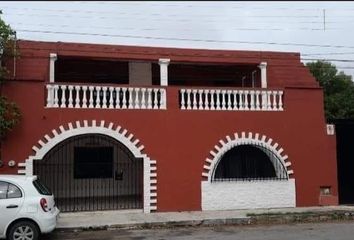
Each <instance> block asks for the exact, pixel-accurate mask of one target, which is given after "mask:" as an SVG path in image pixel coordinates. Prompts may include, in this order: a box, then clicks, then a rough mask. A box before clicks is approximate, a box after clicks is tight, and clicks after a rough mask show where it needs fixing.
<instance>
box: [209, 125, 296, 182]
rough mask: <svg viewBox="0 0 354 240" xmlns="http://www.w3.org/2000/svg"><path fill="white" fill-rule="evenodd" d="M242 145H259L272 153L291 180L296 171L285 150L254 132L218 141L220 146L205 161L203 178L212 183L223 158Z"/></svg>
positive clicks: (234, 135) (242, 133)
mask: <svg viewBox="0 0 354 240" xmlns="http://www.w3.org/2000/svg"><path fill="white" fill-rule="evenodd" d="M267 139H268V140H267ZM240 145H258V146H262V147H264V148H265V149H267V150H269V151H271V152H272V153H273V154H274V155H275V156H276V157H277V159H278V160H279V161H280V162H281V164H282V165H283V166H284V169H286V171H287V175H288V178H291V176H290V175H292V174H294V171H293V170H292V169H291V167H292V165H291V162H290V161H289V160H288V156H287V155H285V154H284V149H283V148H281V147H280V146H279V144H278V143H276V142H273V139H272V138H267V136H265V135H262V136H261V135H260V134H259V133H256V134H253V133H252V132H248V134H247V135H246V133H245V132H241V135H239V134H238V133H234V134H233V136H226V138H225V139H220V140H219V141H218V144H217V145H215V146H214V149H213V150H211V151H210V156H209V157H208V158H206V159H205V163H204V166H203V169H204V170H203V172H202V177H203V178H207V181H208V182H211V180H212V178H213V174H214V172H215V169H216V167H217V165H218V163H219V161H220V160H221V158H222V156H223V155H224V154H225V153H226V152H227V151H229V150H230V149H232V148H234V147H236V146H240Z"/></svg>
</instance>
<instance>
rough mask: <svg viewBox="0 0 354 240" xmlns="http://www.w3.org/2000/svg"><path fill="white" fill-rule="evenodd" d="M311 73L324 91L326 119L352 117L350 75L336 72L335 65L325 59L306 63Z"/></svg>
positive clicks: (353, 101)
mask: <svg viewBox="0 0 354 240" xmlns="http://www.w3.org/2000/svg"><path fill="white" fill-rule="evenodd" d="M306 66H307V67H308V68H309V70H310V72H311V73H312V75H313V76H314V77H315V78H316V79H317V81H318V82H319V84H320V86H321V87H323V91H324V105H325V113H326V119H327V121H331V120H334V119H354V82H353V81H352V76H350V75H346V74H344V72H338V70H337V67H336V66H335V65H333V64H331V63H329V62H326V61H316V62H311V63H307V64H306Z"/></svg>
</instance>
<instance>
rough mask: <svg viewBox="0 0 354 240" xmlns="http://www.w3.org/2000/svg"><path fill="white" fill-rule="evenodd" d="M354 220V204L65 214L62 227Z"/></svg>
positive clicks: (98, 227) (67, 228)
mask: <svg viewBox="0 0 354 240" xmlns="http://www.w3.org/2000/svg"><path fill="white" fill-rule="evenodd" d="M330 220H354V206H333V207H306V208H305V207H304V208H275V209H251V210H232V211H195V212H168V213H165V212H163V213H149V214H144V213H142V212H141V211H140V210H139V211H135V210H133V211H131V210H129V211H125V210H123V211H99V212H78V213H61V214H60V217H59V219H58V224H57V229H58V230H84V229H115V228H130V229H131V228H153V227H177V226H199V225H220V224H239V225H246V224H264V223H290V222H309V221H310V222H316V221H330Z"/></svg>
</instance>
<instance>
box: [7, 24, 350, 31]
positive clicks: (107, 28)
mask: <svg viewBox="0 0 354 240" xmlns="http://www.w3.org/2000/svg"><path fill="white" fill-rule="evenodd" d="M11 25H13V26H14V25H21V26H26V25H29V26H31V27H32V26H37V27H55V28H58V27H59V28H88V29H92V28H97V29H105V30H120V31H121V30H131V31H161V30H163V28H161V27H160V28H156V27H155V28H152V27H150V28H133V27H119V28H113V27H104V26H92V25H90V26H75V25H72V24H64V25H54V24H33V23H30V24H29V23H14V22H13V23H11ZM218 30H219V29H212V28H208V29H198V31H208V32H209V31H218ZM230 30H231V31H261V30H263V31H265V30H267V31H290V30H309V31H322V30H323V29H322V28H305V27H304V28H301V27H300V28H264V27H261V28H251V27H249V28H235V27H231V28H228V31H230ZM327 30H344V28H327ZM183 31H193V32H195V29H192V28H183V30H181V32H183Z"/></svg>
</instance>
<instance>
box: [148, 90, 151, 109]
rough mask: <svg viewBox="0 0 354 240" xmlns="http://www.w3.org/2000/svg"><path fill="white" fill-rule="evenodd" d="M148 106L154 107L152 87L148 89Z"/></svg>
mask: <svg viewBox="0 0 354 240" xmlns="http://www.w3.org/2000/svg"><path fill="white" fill-rule="evenodd" d="M147 108H148V109H152V89H151V88H149V89H148V102H147Z"/></svg>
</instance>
